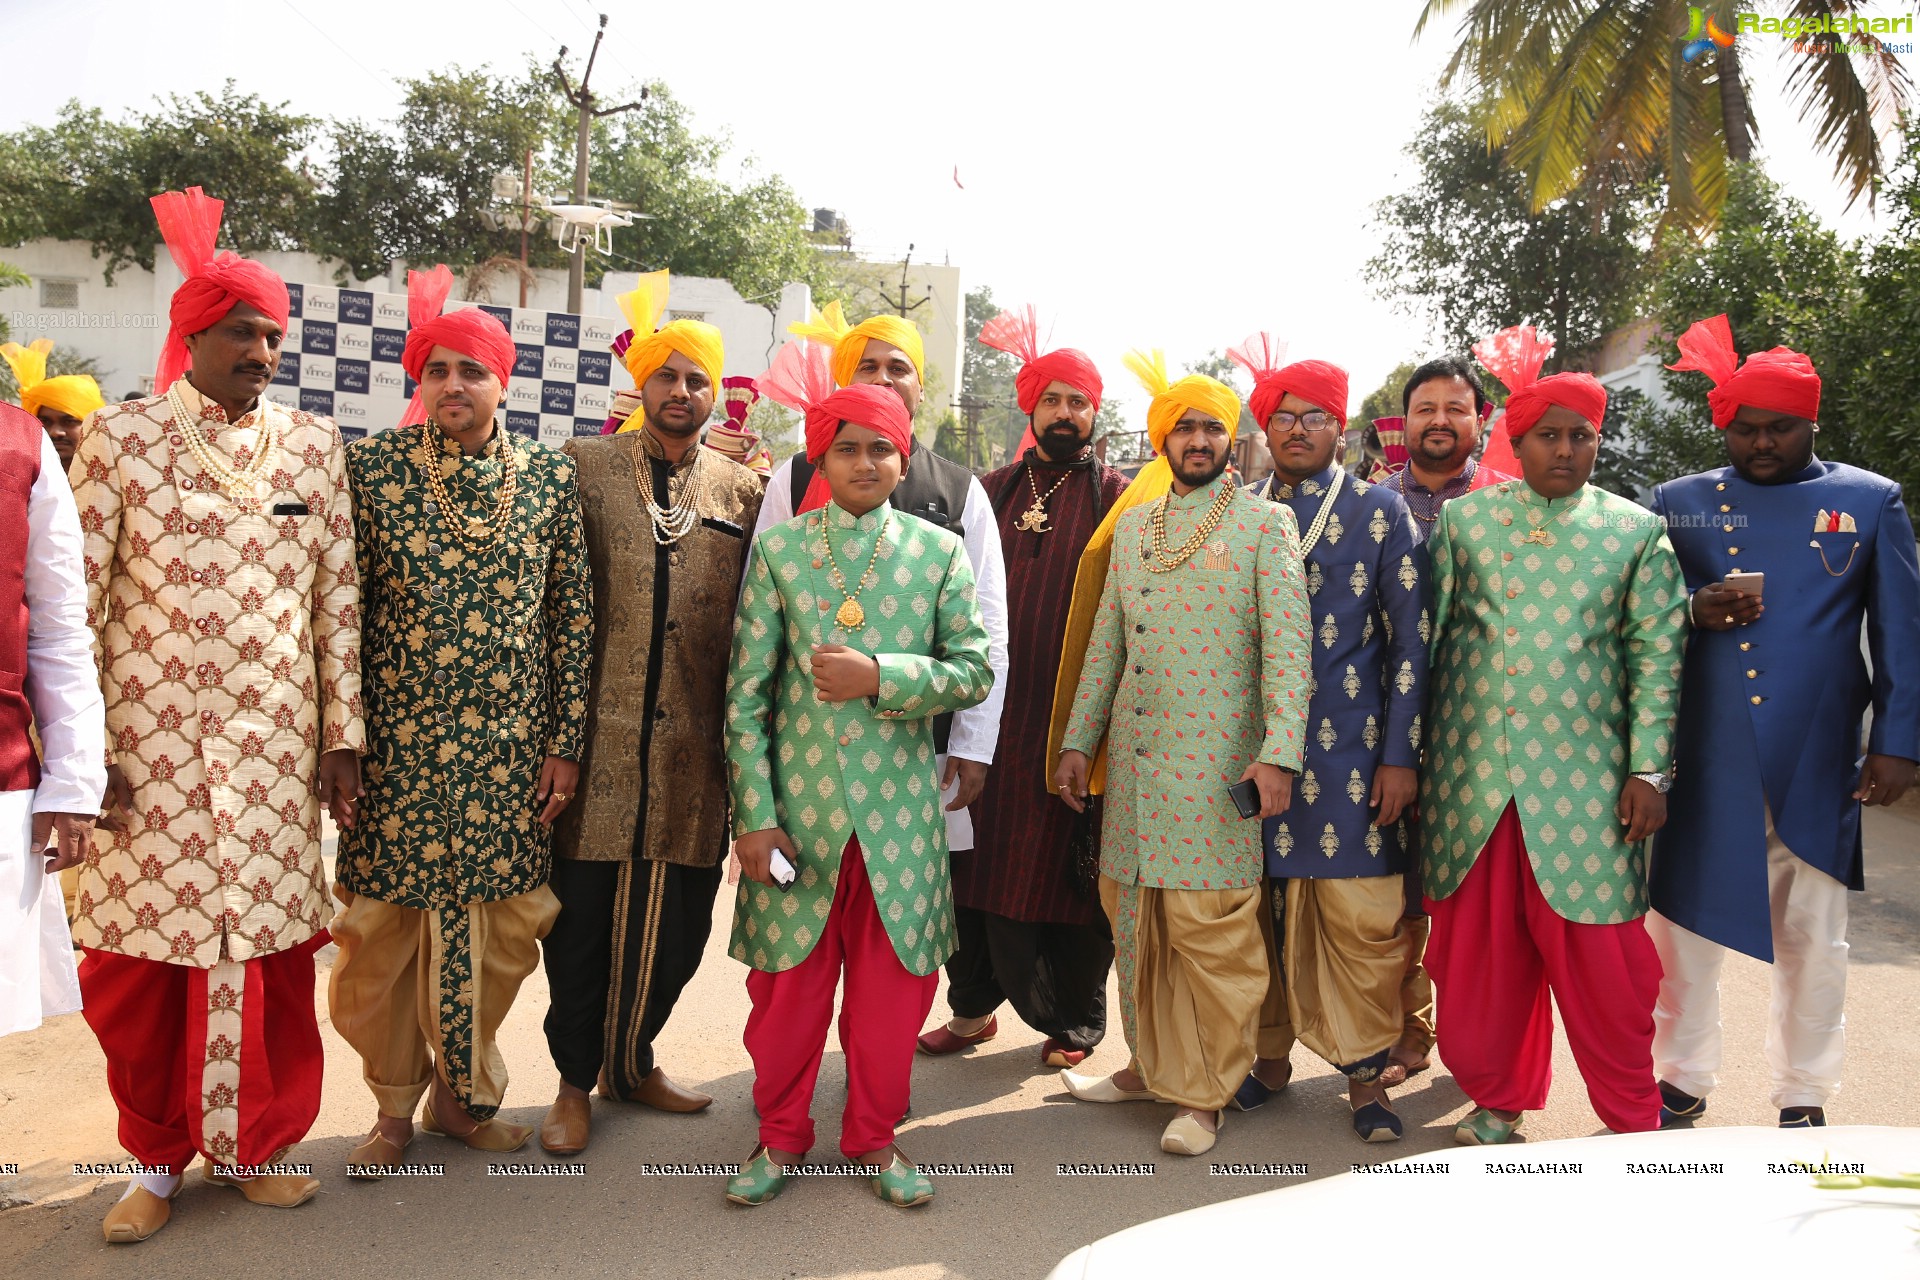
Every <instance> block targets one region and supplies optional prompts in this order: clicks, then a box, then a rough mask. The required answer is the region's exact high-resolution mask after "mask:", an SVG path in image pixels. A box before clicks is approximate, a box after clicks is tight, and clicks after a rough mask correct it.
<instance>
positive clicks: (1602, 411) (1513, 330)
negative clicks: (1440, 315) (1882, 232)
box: [1473, 325, 1607, 440]
mask: <svg viewBox="0 0 1920 1280" xmlns="http://www.w3.org/2000/svg"><path fill="white" fill-rule="evenodd" d="M1473 354H1474V355H1475V356H1477V357H1479V360H1480V363H1481V364H1483V365H1485V366H1486V367H1487V368H1488V369H1490V370H1491V371H1492V372H1493V375H1494V376H1495V377H1497V378H1499V379H1500V381H1502V382H1504V383H1506V385H1507V391H1508V393H1509V394H1508V396H1507V416H1506V419H1505V421H1506V425H1507V438H1508V439H1510V440H1518V439H1519V438H1520V437H1521V436H1523V435H1525V434H1527V432H1529V431H1531V430H1532V429H1533V426H1534V424H1535V423H1536V422H1539V421H1540V415H1541V414H1543V413H1545V412H1546V411H1547V410H1548V409H1549V408H1551V407H1553V406H1554V405H1559V406H1560V407H1561V408H1562V409H1571V410H1573V411H1574V412H1575V413H1577V414H1579V415H1580V416H1581V417H1583V418H1585V419H1586V420H1587V421H1588V422H1590V423H1592V424H1593V429H1594V430H1595V431H1598V430H1599V429H1600V420H1601V419H1602V418H1604V417H1606V416H1607V389H1606V388H1605V387H1603V386H1601V385H1600V380H1599V379H1598V378H1596V377H1594V376H1593V375H1592V374H1590V373H1556V374H1554V375H1553V376H1552V377H1550V378H1543V377H1541V376H1540V366H1541V365H1543V364H1545V363H1546V362H1547V357H1548V356H1550V355H1552V354H1553V340H1552V339H1550V338H1543V337H1541V336H1540V332H1539V330H1537V329H1535V328H1534V327H1533V326H1532V325H1514V326H1512V327H1510V328H1506V329H1502V330H1501V331H1500V332H1498V333H1496V334H1494V335H1493V336H1492V337H1490V338H1483V339H1482V340H1480V341H1479V342H1476V343H1474V344H1473Z"/></svg>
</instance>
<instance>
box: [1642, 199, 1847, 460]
mask: <svg viewBox="0 0 1920 1280" xmlns="http://www.w3.org/2000/svg"><path fill="white" fill-rule="evenodd" d="M1665 248H1666V252H1665V254H1664V255H1663V257H1662V260H1661V265H1660V268H1659V270H1658V272H1657V275H1656V277H1655V282H1654V290H1653V316H1654V319H1655V321H1656V322H1657V324H1658V328H1659V338H1658V340H1657V345H1656V348H1655V349H1656V351H1657V353H1658V355H1659V357H1660V363H1661V364H1662V365H1670V364H1672V363H1673V362H1674V361H1675V360H1677V359H1678V358H1679V348H1678V347H1677V346H1675V344H1674V337H1675V335H1678V334H1680V333H1683V332H1685V331H1686V328H1687V326H1688V325H1690V324H1692V323H1693V322H1694V321H1696V320H1702V319H1705V318H1707V317H1709V316H1715V315H1719V314H1721V313H1722V312H1724V313H1726V316H1727V320H1728V323H1729V324H1730V325H1731V326H1732V328H1733V337H1734V342H1735V343H1736V344H1737V345H1738V347H1739V349H1740V351H1741V352H1742V353H1743V354H1744V353H1748V352H1753V351H1764V350H1766V349H1767V348H1769V347H1773V346H1790V347H1793V348H1795V349H1796V350H1800V351H1805V352H1807V353H1808V354H1809V355H1810V356H1811V357H1812V358H1813V361H1814V364H1815V366H1816V367H1821V368H1838V367H1839V366H1838V365H1837V364H1834V363H1832V362H1831V361H1830V360H1829V358H1828V353H1829V351H1830V350H1832V349H1833V347H1834V340H1835V338H1836V336H1838V335H1839V334H1840V333H1842V332H1844V331H1845V330H1846V329H1847V328H1848V326H1849V325H1850V324H1852V323H1853V320H1854V317H1855V315H1856V312H1857V311H1858V309H1859V307H1860V303H1861V281H1860V264H1859V261H1858V256H1857V254H1856V252H1855V251H1853V250H1852V249H1851V247H1850V246H1848V245H1847V244H1846V243H1845V242H1844V241H1843V240H1842V239H1841V238H1840V236H1839V235H1838V234H1837V233H1835V232H1834V231H1833V230H1832V229H1831V228H1828V227H1826V226H1823V225H1822V224H1821V222H1820V221H1819V219H1818V218H1817V217H1815V216H1814V214H1813V213H1812V211H1811V210H1809V209H1808V208H1807V207H1806V206H1805V205H1804V204H1802V203H1800V202H1799V201H1798V200H1795V199H1793V198H1792V197H1791V196H1788V195H1787V194H1786V193H1784V192H1783V191H1781V189H1780V187H1779V185H1778V184H1776V183H1774V182H1773V181H1772V180H1771V179H1769V178H1768V177H1767V176H1766V175H1765V174H1764V173H1762V172H1761V171H1760V169H1759V168H1758V167H1757V166H1751V165H1749V166H1743V167H1742V168H1741V169H1739V170H1738V171H1736V172H1735V174H1734V178H1733V185H1732V187H1731V189H1730V190H1729V191H1728V193H1727V203H1726V212H1725V215H1724V217H1723V218H1722V219H1721V224H1720V228H1719V230H1718V232H1717V233H1716V234H1715V235H1714V236H1713V237H1712V239H1711V240H1710V241H1709V242H1708V243H1706V244H1700V243H1696V242H1695V241H1694V240H1693V239H1692V238H1691V237H1688V236H1686V235H1684V234H1682V233H1680V232H1678V231H1674V232H1670V233H1669V235H1668V238H1667V241H1666V245H1665ZM1850 373H1851V371H1850ZM1663 385H1664V389H1665V392H1666V396H1667V399H1668V401H1669V405H1668V407H1667V408H1665V409H1664V410H1659V411H1652V410H1648V411H1643V412H1642V417H1643V418H1644V421H1643V420H1640V419H1636V420H1635V422H1634V427H1635V430H1636V431H1640V430H1644V431H1645V439H1646V444H1647V450H1648V452H1647V457H1646V470H1647V473H1648V474H1649V475H1650V476H1652V477H1654V478H1655V479H1666V478H1668V477H1671V476H1677V475H1685V474H1687V473H1688V472H1692V471H1700V470H1704V469H1706V468H1708V467H1717V466H1724V465H1725V463H1726V455H1725V451H1724V449H1723V448H1722V446H1721V442H1720V433H1719V432H1718V431H1716V430H1714V428H1713V426H1712V420H1711V415H1710V414H1709V412H1708V410H1707V392H1708V391H1709V390H1711V388H1712V384H1711V383H1710V382H1709V381H1708V380H1707V378H1706V377H1705V376H1704V375H1702V374H1699V373H1674V372H1668V373H1666V374H1664V375H1663ZM1822 417H1823V421H1822V423H1821V427H1822V431H1821V441H1820V447H1821V452H1822V453H1823V454H1825V455H1826V456H1828V457H1834V458H1839V459H1842V460H1845V459H1846V458H1847V457H1849V456H1850V455H1851V454H1852V453H1853V452H1854V450H1855V448H1856V443H1855V441H1854V440H1853V439H1852V433H1851V431H1850V424H1849V423H1848V422H1847V421H1846V420H1845V419H1844V418H1843V417H1841V416H1831V417H1830V416H1828V415H1826V414H1825V413H1824V412H1823V415H1822Z"/></svg>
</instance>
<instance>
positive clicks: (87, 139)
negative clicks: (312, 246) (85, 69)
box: [0, 80, 317, 280]
mask: <svg viewBox="0 0 1920 1280" xmlns="http://www.w3.org/2000/svg"><path fill="white" fill-rule="evenodd" d="M316 127H317V122H316V121H315V119H314V118H313V117H311V116H304V115H300V114H297V113H295V112H291V111H289V110H287V106H286V104H285V103H278V104H275V103H268V102H262V101H261V100H259V99H257V98H253V97H250V96H248V95H246V94H243V93H241V92H239V91H238V90H237V89H236V88H235V87H234V84H233V82H232V81H231V80H229V81H227V83H226V85H225V86H224V87H223V88H222V89H221V91H220V92H219V94H217V95H216V94H210V93H206V92H204V91H203V92H200V93H194V94H189V95H186V96H184V97H182V96H178V95H175V96H171V97H169V98H167V99H165V100H164V101H162V102H160V103H159V104H158V105H157V107H156V109H155V110H153V111H150V112H146V113H144V114H140V115H136V116H134V117H133V118H132V119H131V120H129V121H125V122H116V121H110V120H107V119H106V118H105V117H104V116H103V115H102V114H101V112H100V111H98V110H97V109H92V108H87V107H83V106H81V105H80V104H79V103H78V102H69V103H68V104H67V105H66V106H64V107H62V108H61V110H60V114H59V117H58V118H57V120H56V121H55V123H54V124H53V125H52V126H51V127H41V126H33V127H29V128H27V129H24V130H21V131H20V132H19V133H18V134H16V135H15V136H14V137H13V138H11V139H9V140H8V142H7V144H6V145H5V146H4V147H0V192H4V193H5V194H4V195H0V242H4V243H7V244H19V243H21V242H22V241H25V240H31V239H35V238H38V237H42V236H46V237H53V238H58V239H70V240H85V241H87V242H88V243H89V244H91V246H92V248H93V254H94V256H95V257H96V258H104V259H106V266H105V268H104V271H105V274H106V277H107V279H108V280H112V278H113V275H114V273H115V272H116V271H118V270H119V269H120V268H122V267H125V266H140V267H146V268H151V267H152V266H153V255H154V248H155V246H156V245H157V243H158V242H159V235H158V232H157V229H156V227H155V225H154V220H153V208H152V206H151V205H150V204H149V203H148V198H149V197H150V196H152V195H153V194H154V193H156V192H160V191H167V190H178V189H180V188H184V187H190V186H201V187H204V188H206V190H207V193H208V194H209V195H215V196H219V197H221V198H222V199H224V200H225V201H226V213H225V216H224V219H223V222H222V226H221V236H220V241H221V244H222V246H223V247H227V248H232V249H235V250H237V251H239V252H241V253H257V252H260V251H262V250H267V249H298V248H301V247H302V246H303V245H304V244H305V242H306V238H307V234H308V231H309V229H310V227H311V223H312V215H313V208H314V188H315V184H316V181H317V179H316V178H314V177H313V176H312V174H311V171H310V168H309V166H308V163H307V161H306V160H305V158H304V157H303V156H302V154H301V153H302V152H303V151H304V150H305V148H306V147H307V145H308V144H309V143H310V142H311V141H312V140H313V137H314V134H315V131H316Z"/></svg>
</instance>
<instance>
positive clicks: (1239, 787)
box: [1227, 778, 1260, 818]
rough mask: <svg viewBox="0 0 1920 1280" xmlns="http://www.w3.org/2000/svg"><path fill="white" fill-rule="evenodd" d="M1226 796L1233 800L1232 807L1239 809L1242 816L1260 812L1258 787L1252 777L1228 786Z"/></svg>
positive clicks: (1249, 816)
mask: <svg viewBox="0 0 1920 1280" xmlns="http://www.w3.org/2000/svg"><path fill="white" fill-rule="evenodd" d="M1227 798H1228V799H1229V800H1231V801H1233V807H1234V808H1236V809H1238V810H1239V811H1240V816H1241V817H1243V818H1251V817H1253V816H1254V815H1255V814H1257V813H1259V812H1260V787H1259V784H1257V783H1256V782H1254V780H1253V779H1252V778H1246V779H1243V780H1241V781H1239V782H1236V783H1234V784H1233V785H1232V786H1230V787H1228V788H1227Z"/></svg>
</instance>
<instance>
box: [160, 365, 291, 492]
mask: <svg viewBox="0 0 1920 1280" xmlns="http://www.w3.org/2000/svg"><path fill="white" fill-rule="evenodd" d="M167 407H168V408H169V409H171V410H172V411H173V422H174V426H175V427H177V428H178V429H179V431H180V434H181V435H182V436H183V437H185V438H186V441H187V452H189V453H191V454H192V455H193V460H194V461H195V462H197V463H199V464H200V469H201V471H203V472H204V473H206V474H207V475H209V476H212V477H213V479H214V482H215V483H216V484H218V485H219V486H220V487H221V488H222V489H224V490H226V494H227V499H228V501H230V502H232V503H233V504H234V505H236V506H238V507H240V508H241V509H242V510H245V511H258V510H259V509H260V479H261V477H262V476H264V475H265V474H266V471H267V464H268V463H269V462H271V461H272V460H273V455H274V453H275V452H276V451H277V450H278V448H279V445H280V424H279V420H278V418H276V417H275V416H274V415H273V414H272V413H271V412H269V407H268V404H267V398H266V397H265V396H262V397H260V403H259V406H258V407H257V408H255V409H254V411H253V412H254V417H255V419H256V425H257V427H258V432H259V438H258V439H256V440H255V441H254V454H253V461H251V462H249V463H248V464H247V465H246V466H245V467H240V468H235V467H230V466H228V465H227V461H226V459H225V458H222V457H221V456H220V455H219V453H218V452H216V451H215V450H214V447H213V445H212V444H211V443H209V442H208V440H207V438H206V437H205V436H203V435H201V434H200V425H199V422H198V420H197V416H196V415H195V414H194V413H193V411H192V410H190V409H188V408H187V402H186V398H185V397H183V396H182V395H181V394H180V384H179V383H177V382H176V383H174V384H173V385H172V386H170V387H168V388H167ZM239 425H240V424H239V423H237V422H236V423H234V424H233V426H234V427H235V428H238V427H239Z"/></svg>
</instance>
